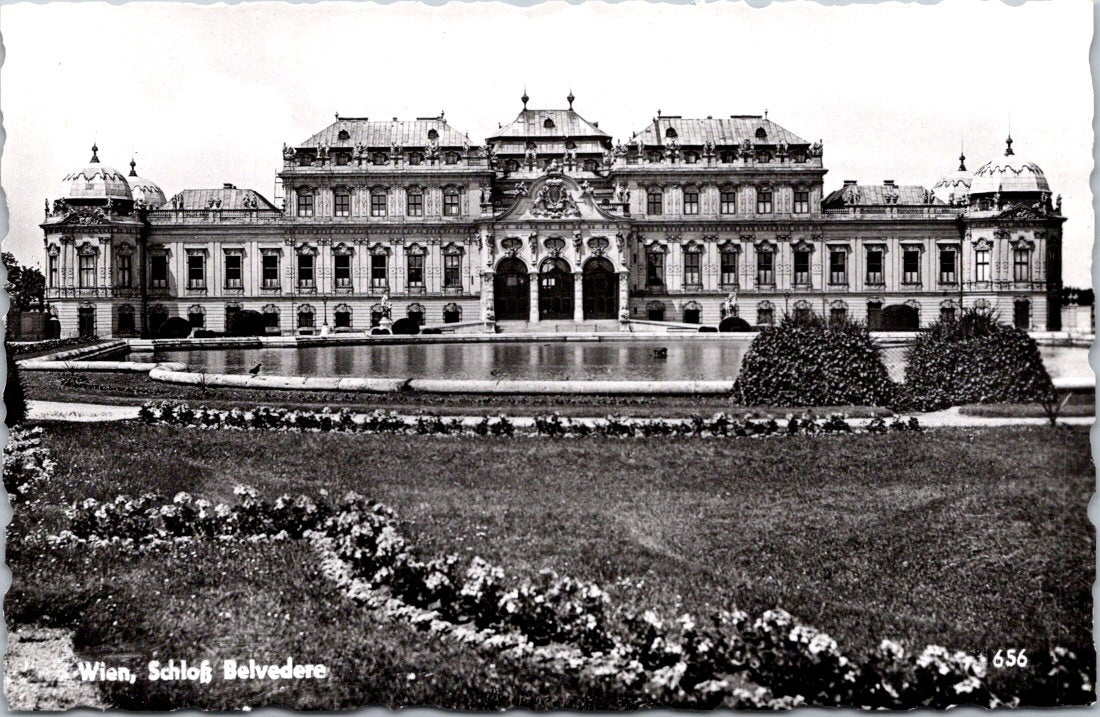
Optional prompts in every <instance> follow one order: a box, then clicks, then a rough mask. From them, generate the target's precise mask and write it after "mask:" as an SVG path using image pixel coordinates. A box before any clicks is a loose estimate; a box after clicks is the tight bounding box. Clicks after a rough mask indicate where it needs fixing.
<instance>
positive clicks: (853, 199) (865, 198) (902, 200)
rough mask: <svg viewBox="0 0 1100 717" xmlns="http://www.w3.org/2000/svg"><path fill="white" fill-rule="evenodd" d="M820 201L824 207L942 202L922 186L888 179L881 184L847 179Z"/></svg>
mask: <svg viewBox="0 0 1100 717" xmlns="http://www.w3.org/2000/svg"><path fill="white" fill-rule="evenodd" d="M821 203H822V205H823V206H826V207H829V206H833V207H838V206H840V207H843V206H881V205H885V204H898V205H907V206H914V205H928V204H943V202H942V201H940V200H939V199H937V198H936V197H935V196H933V195H932V192H930V191H929V190H927V189H925V188H924V187H921V186H919V185H915V184H912V185H897V184H894V183H893V181H890V180H887V181H886V182H883V183H882V184H856V183H855V182H852V181H850V180H849V181H847V182H845V183H844V186H843V187H841V188H840V189H837V190H835V191H832V192H830V193H829V195H828V196H827V197H825V199H823V200H822V202H821Z"/></svg>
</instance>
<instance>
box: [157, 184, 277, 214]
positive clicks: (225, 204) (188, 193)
mask: <svg viewBox="0 0 1100 717" xmlns="http://www.w3.org/2000/svg"><path fill="white" fill-rule="evenodd" d="M219 200H220V203H219ZM213 208H217V209H223V210H224V209H269V210H273V211H279V209H278V207H276V206H275V205H274V204H272V203H271V202H269V201H268V200H267V199H266V198H265V197H264V196H263V195H262V194H260V193H259V192H257V191H255V190H253V189H238V188H237V187H234V186H232V185H230V186H225V187H222V188H221V189H184V190H183V191H182V192H179V193H178V194H176V195H175V196H174V197H172V198H171V199H170V200H169V201H168V204H166V205H165V206H164V207H163V209H213Z"/></svg>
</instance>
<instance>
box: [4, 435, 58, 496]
mask: <svg viewBox="0 0 1100 717" xmlns="http://www.w3.org/2000/svg"><path fill="white" fill-rule="evenodd" d="M54 466H55V463H54V461H53V460H51V459H50V453H49V451H48V450H47V449H46V448H45V447H44V446H43V445H42V428H41V427H39V426H36V427H34V428H13V429H11V432H10V433H9V434H8V442H7V444H6V445H5V446H4V489H5V490H7V491H8V500H9V501H10V502H11V505H12V507H13V508H15V507H18V506H20V505H23V504H25V503H27V502H29V501H30V500H32V498H31V497H30V496H31V489H32V488H34V486H35V485H37V484H39V483H42V482H44V481H46V480H47V479H49V478H50V476H51V475H52V474H53V469H54Z"/></svg>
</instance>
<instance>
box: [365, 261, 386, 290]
mask: <svg viewBox="0 0 1100 717" xmlns="http://www.w3.org/2000/svg"><path fill="white" fill-rule="evenodd" d="M387 258H388V257H387V256H386V255H385V254H371V255H370V286H371V288H372V289H385V288H387V287H388V286H389V282H388V281H387V280H386V259H387Z"/></svg>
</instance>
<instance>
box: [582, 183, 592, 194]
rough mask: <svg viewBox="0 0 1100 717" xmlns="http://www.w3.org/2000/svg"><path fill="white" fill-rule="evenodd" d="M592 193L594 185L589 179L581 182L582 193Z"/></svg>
mask: <svg viewBox="0 0 1100 717" xmlns="http://www.w3.org/2000/svg"><path fill="white" fill-rule="evenodd" d="M591 193H592V185H591V184H589V183H588V180H587V179H586V180H584V181H583V182H581V194H583V195H584V196H588V195H589V194H591Z"/></svg>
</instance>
